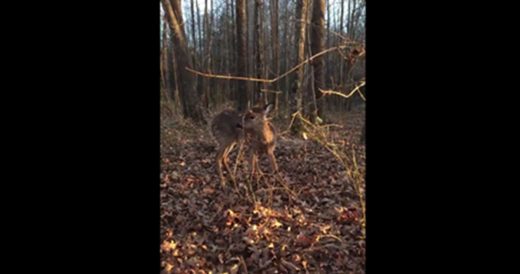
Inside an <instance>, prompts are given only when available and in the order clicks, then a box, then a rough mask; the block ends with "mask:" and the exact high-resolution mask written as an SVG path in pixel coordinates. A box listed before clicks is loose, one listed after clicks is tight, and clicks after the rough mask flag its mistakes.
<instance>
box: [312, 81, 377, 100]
mask: <svg viewBox="0 0 520 274" xmlns="http://www.w3.org/2000/svg"><path fill="white" fill-rule="evenodd" d="M365 83H366V82H365V81H362V82H361V84H360V85H358V86H356V87H355V88H354V89H353V90H352V91H351V92H350V93H349V94H343V93H341V92H338V91H334V90H322V89H321V88H320V92H321V93H323V95H330V94H333V95H338V96H341V97H343V98H349V97H351V96H352V95H354V93H355V92H356V91H357V92H358V93H359V95H360V96H361V98H362V99H363V100H364V101H366V100H367V99H366V98H365V96H364V95H363V93H361V91H360V90H359V89H360V88H361V87H363V86H365Z"/></svg>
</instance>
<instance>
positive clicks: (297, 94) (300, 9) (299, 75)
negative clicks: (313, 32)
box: [291, 0, 308, 113]
mask: <svg viewBox="0 0 520 274" xmlns="http://www.w3.org/2000/svg"><path fill="white" fill-rule="evenodd" d="M307 9H308V0H297V2H296V16H298V17H297V22H296V34H297V36H296V45H297V50H296V63H298V64H299V63H301V62H303V61H304V59H305V30H306V25H307V24H306V22H307ZM304 69H305V66H301V67H300V68H299V69H298V70H297V71H296V79H295V81H294V82H293V87H292V93H293V94H294V95H293V98H294V99H293V100H292V110H291V112H293V113H294V112H296V111H299V112H300V113H302V111H303V109H302V104H303V102H302V101H303V77H304Z"/></svg>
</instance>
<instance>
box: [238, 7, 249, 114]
mask: <svg viewBox="0 0 520 274" xmlns="http://www.w3.org/2000/svg"><path fill="white" fill-rule="evenodd" d="M246 8H247V5H246V0H237V2H236V17H237V18H236V19H237V21H236V25H237V52H238V58H237V75H239V76H247V72H246V69H247V17H246ZM237 88H238V90H237V91H236V92H237V99H238V106H239V108H241V109H245V108H246V106H247V93H248V92H247V85H246V82H244V81H239V82H238V85H237Z"/></svg>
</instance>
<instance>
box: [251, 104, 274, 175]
mask: <svg viewBox="0 0 520 274" xmlns="http://www.w3.org/2000/svg"><path fill="white" fill-rule="evenodd" d="M272 108H273V105H272V104H268V105H266V106H264V107H258V106H257V107H253V108H251V109H250V110H248V111H246V113H245V114H244V116H243V128H244V132H245V135H244V136H245V140H246V144H247V145H248V147H249V168H250V169H251V178H252V177H253V176H254V175H255V173H256V170H257V169H258V172H259V173H260V175H262V174H263V173H262V170H261V169H260V165H259V164H258V163H257V161H258V160H259V157H261V156H262V155H263V154H267V155H268V157H269V162H270V163H271V168H272V171H273V172H274V173H276V174H278V165H277V164H276V158H275V157H274V149H275V147H276V129H275V127H274V126H273V124H272V123H271V122H269V120H268V119H267V114H269V112H270V111H271V109H272Z"/></svg>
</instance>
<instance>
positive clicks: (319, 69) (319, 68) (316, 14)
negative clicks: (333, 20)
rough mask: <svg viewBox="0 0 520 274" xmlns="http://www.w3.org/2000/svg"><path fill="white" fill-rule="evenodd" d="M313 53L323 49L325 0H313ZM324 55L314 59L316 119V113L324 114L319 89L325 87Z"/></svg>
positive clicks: (314, 113) (314, 115)
mask: <svg viewBox="0 0 520 274" xmlns="http://www.w3.org/2000/svg"><path fill="white" fill-rule="evenodd" d="M311 26H312V27H311V55H314V54H317V53H319V52H321V51H323V50H324V49H323V42H324V41H323V33H324V32H325V0H313V4H312V18H311ZM323 63H324V62H323V57H321V56H320V57H318V58H316V59H314V60H313V61H312V66H313V70H314V90H315V92H314V96H315V98H316V100H317V102H318V108H317V109H316V111H314V112H313V113H311V119H312V120H313V121H314V120H315V118H316V115H317V116H319V117H321V116H322V108H323V100H319V99H320V98H321V92H320V91H319V89H323V88H324V87H325V82H324V80H325V75H324V71H323V67H324V66H323Z"/></svg>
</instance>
